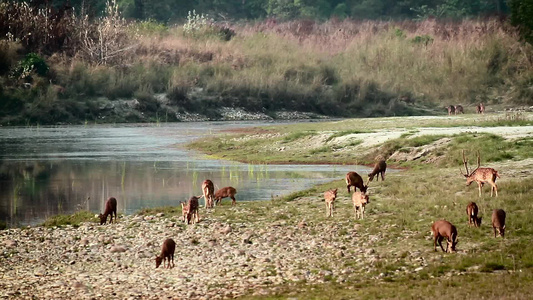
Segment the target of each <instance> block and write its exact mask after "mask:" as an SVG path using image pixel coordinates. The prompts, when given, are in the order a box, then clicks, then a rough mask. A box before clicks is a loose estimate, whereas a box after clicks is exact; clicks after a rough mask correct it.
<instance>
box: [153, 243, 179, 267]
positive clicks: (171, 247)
mask: <svg viewBox="0 0 533 300" xmlns="http://www.w3.org/2000/svg"><path fill="white" fill-rule="evenodd" d="M175 250H176V242H174V240H173V239H166V240H165V241H164V242H163V246H161V254H159V256H156V257H155V268H156V269H157V268H159V266H160V265H161V262H162V263H163V267H165V260H167V259H168V265H167V266H166V268H167V269H170V268H173V267H174V252H175ZM170 262H172V265H170Z"/></svg>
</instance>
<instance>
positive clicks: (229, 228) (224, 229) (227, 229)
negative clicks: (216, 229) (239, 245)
mask: <svg viewBox="0 0 533 300" xmlns="http://www.w3.org/2000/svg"><path fill="white" fill-rule="evenodd" d="M231 230H232V229H231V226H230V225H228V226H226V227H224V228H222V229H221V230H220V233H222V234H228V233H230V232H231Z"/></svg>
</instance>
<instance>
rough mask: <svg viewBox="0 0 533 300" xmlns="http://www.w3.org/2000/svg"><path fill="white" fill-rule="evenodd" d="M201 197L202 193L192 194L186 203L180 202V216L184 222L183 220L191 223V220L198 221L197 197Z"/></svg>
mask: <svg viewBox="0 0 533 300" xmlns="http://www.w3.org/2000/svg"><path fill="white" fill-rule="evenodd" d="M202 197H203V195H200V196H192V197H191V198H189V201H187V204H184V203H183V202H181V218H182V220H183V222H185V220H187V224H191V220H192V223H193V224H194V223H198V222H200V216H199V214H198V199H200V198H202Z"/></svg>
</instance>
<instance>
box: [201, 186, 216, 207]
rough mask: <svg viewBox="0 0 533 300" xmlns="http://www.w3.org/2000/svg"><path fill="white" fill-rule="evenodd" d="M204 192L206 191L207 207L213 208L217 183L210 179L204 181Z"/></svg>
mask: <svg viewBox="0 0 533 300" xmlns="http://www.w3.org/2000/svg"><path fill="white" fill-rule="evenodd" d="M202 193H204V199H205V208H213V206H214V203H215V185H214V184H213V182H212V181H211V180H209V179H206V180H204V182H203V183H202Z"/></svg>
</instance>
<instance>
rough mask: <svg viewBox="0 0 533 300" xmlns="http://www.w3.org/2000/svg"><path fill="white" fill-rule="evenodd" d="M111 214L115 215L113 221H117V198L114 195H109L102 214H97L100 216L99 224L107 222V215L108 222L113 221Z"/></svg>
mask: <svg viewBox="0 0 533 300" xmlns="http://www.w3.org/2000/svg"><path fill="white" fill-rule="evenodd" d="M113 214H114V215H115V223H116V222H117V199H116V198H115V197H109V199H107V201H106V202H105V211H104V213H103V214H100V215H98V217H99V218H100V225H102V224H106V223H107V216H109V215H111V219H110V220H109V224H111V223H113Z"/></svg>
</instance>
